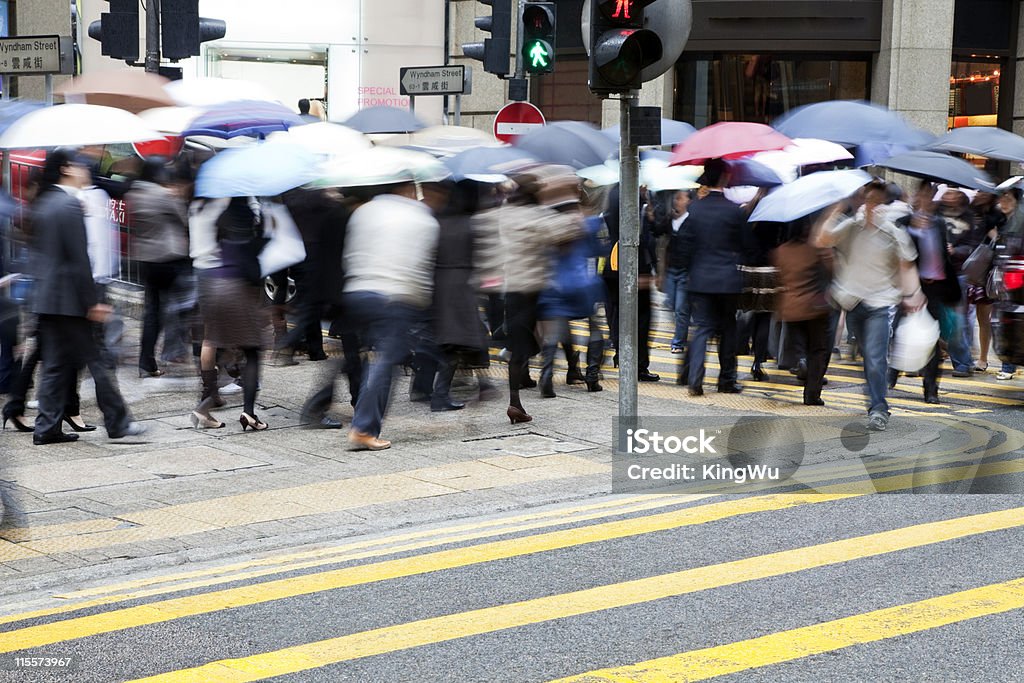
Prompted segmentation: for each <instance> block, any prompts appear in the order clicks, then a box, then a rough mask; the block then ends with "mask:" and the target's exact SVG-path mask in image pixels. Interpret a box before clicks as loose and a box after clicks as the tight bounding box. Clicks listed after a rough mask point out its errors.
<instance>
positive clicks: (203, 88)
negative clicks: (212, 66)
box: [164, 78, 279, 107]
mask: <svg viewBox="0 0 1024 683" xmlns="http://www.w3.org/2000/svg"><path fill="white" fill-rule="evenodd" d="M164 90H165V91H167V94H168V95H170V96H171V99H172V100H173V101H174V103H175V104H179V105H183V106H189V107H211V106H213V105H216V104H223V103H225V102H237V101H238V100H260V101H263V102H278V101H279V100H278V98H277V96H275V95H274V93H273V92H271V91H270V89H268V88H267V87H266V86H265V85H263V84H261V83H254V82H252V81H241V80H235V79H232V78H189V79H187V80H181V81H171V82H170V83H168V84H167V85H165V86H164Z"/></svg>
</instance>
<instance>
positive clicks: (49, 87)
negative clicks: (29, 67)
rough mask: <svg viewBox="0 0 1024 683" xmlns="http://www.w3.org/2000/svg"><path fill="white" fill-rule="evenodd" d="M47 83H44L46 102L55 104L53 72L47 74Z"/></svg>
mask: <svg viewBox="0 0 1024 683" xmlns="http://www.w3.org/2000/svg"><path fill="white" fill-rule="evenodd" d="M44 78H45V83H44V85H43V92H44V93H45V95H44V100H43V101H44V102H46V103H47V104H53V74H46V76H45V77H44Z"/></svg>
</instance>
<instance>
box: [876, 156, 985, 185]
mask: <svg viewBox="0 0 1024 683" xmlns="http://www.w3.org/2000/svg"><path fill="white" fill-rule="evenodd" d="M876 165H877V166H881V167H883V168H888V169H891V170H893V171H899V172H900V173H904V174H906V175H910V176H914V177H915V178H924V179H925V180H934V181H938V182H947V183H950V184H951V185H957V186H959V187H968V188H971V189H973V190H984V191H985V192H993V191H994V190H995V183H994V182H992V178H991V176H989V174H988V173H986V172H985V171H983V170H981V169H980V168H976V167H975V166H972V165H971V164H969V163H967V162H966V161H964V160H963V159H957V158H956V157H951V156H949V155H948V154H943V153H941V152H928V151H923V150H917V151H914V152H907V153H905V154H898V155H896V156H894V157H892V158H891V159H887V160H885V161H882V162H879V163H878V164H876Z"/></svg>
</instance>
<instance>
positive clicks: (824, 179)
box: [749, 169, 871, 223]
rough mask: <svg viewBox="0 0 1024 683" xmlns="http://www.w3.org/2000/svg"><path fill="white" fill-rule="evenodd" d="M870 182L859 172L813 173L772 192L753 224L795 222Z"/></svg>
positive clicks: (756, 211) (754, 215) (756, 212)
mask: <svg viewBox="0 0 1024 683" xmlns="http://www.w3.org/2000/svg"><path fill="white" fill-rule="evenodd" d="M869 182H871V175H869V174H868V173H866V172H864V171H861V170H859V169H854V170H848V171H819V172H818V173H811V174H810V175H806V176H804V177H802V178H797V179H796V180H794V181H793V182H791V183H789V184H788V185H783V186H782V187H780V188H778V189H776V190H773V191H772V192H769V193H768V194H767V195H766V196H765V197H764V198H762V199H761V201H760V202H758V204H757V206H756V207H755V208H754V211H753V213H751V214H750V219H749V220H750V221H777V222H780V223H788V222H789V221H795V220H796V219H798V218H803V217H804V216H806V215H808V214H811V213H814V212H815V211H817V210H819V209H824V208H825V207H826V206H829V205H830V204H835V203H836V202H838V201H840V200H842V199H846V198H847V197H849V196H850V195H851V194H853V193H854V192H856V191H857V190H858V189H860V188H861V187H863V186H864V185H866V184H868V183H869Z"/></svg>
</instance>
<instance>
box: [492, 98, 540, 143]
mask: <svg viewBox="0 0 1024 683" xmlns="http://www.w3.org/2000/svg"><path fill="white" fill-rule="evenodd" d="M543 125H544V114H542V113H541V112H540V109H537V107H535V106H533V105H532V104H530V103H529V102H510V103H508V104H506V105H505V106H504V107H502V108H501V110H500V111H498V113H497V115H496V116H495V117H494V137H496V138H497V139H499V140H501V141H502V142H505V143H508V144H510V145H511V144H512V142H513V140H515V139H516V138H517V137H519V136H520V135H523V134H525V133H528V132H530V131H531V130H533V129H534V128H537V127H538V126H543Z"/></svg>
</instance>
